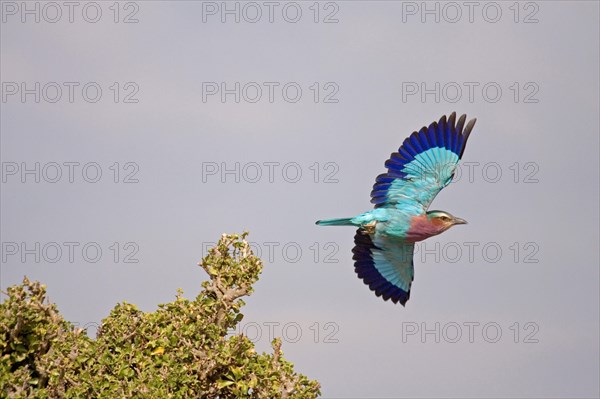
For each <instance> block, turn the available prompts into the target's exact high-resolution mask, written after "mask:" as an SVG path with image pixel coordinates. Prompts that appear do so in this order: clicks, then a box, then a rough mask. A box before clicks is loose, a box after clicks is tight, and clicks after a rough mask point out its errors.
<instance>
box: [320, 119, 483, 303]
mask: <svg viewBox="0 0 600 399" xmlns="http://www.w3.org/2000/svg"><path fill="white" fill-rule="evenodd" d="M465 120H466V115H463V116H461V117H460V119H459V120H458V123H456V114H455V113H452V115H450V117H449V118H448V120H446V117H445V116H443V117H442V118H441V119H440V120H439V122H433V123H432V124H431V125H429V127H423V128H422V129H421V130H420V131H418V132H414V133H413V134H412V135H411V136H410V137H409V138H407V139H406V140H404V143H403V144H402V146H401V147H400V148H399V149H398V152H395V153H393V154H392V155H391V157H390V159H388V161H387V162H386V163H385V166H386V167H387V168H388V171H387V173H385V174H382V175H379V176H378V177H377V180H376V182H375V185H374V186H373V191H372V192H371V202H372V203H374V204H375V209H373V210H370V211H368V212H365V213H363V214H360V215H358V216H356V217H353V218H341V219H328V220H320V221H318V222H317V224H318V225H322V226H355V227H358V230H357V232H356V235H355V237H354V242H355V244H356V245H355V247H354V249H353V250H352V252H354V257H353V259H354V261H355V271H356V273H357V274H358V276H359V277H360V278H362V279H363V281H364V282H365V284H367V285H369V288H371V290H373V291H375V294H376V295H377V296H382V297H383V299H384V300H388V299H391V300H392V301H393V302H394V303H397V302H400V303H401V304H402V305H404V304H406V301H408V299H409V297H410V287H411V284H412V281H413V277H414V267H413V261H412V258H413V249H414V243H415V242H418V241H422V240H424V239H426V238H429V237H432V236H435V235H437V234H440V233H443V232H444V231H446V230H447V229H449V228H450V227H452V226H453V225H455V224H465V223H466V222H465V221H464V220H463V219H460V218H456V217H454V216H452V215H450V214H449V213H447V212H443V211H428V210H427V209H428V208H429V205H430V204H431V202H432V201H433V199H434V198H435V196H436V195H437V194H438V193H439V192H440V191H441V190H442V189H443V188H444V187H446V186H447V185H448V184H449V183H450V182H451V181H452V178H453V176H454V171H455V169H456V166H457V165H458V162H459V160H460V158H461V157H462V154H463V152H464V149H465V145H466V143H467V139H468V138H469V135H470V133H471V130H472V129H473V126H474V125H475V119H473V120H471V121H470V122H469V123H468V124H467V126H466V127H465V126H464V123H465ZM463 128H464V129H463Z"/></svg>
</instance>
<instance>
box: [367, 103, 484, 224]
mask: <svg viewBox="0 0 600 399" xmlns="http://www.w3.org/2000/svg"><path fill="white" fill-rule="evenodd" d="M466 118H467V116H466V115H462V116H461V117H460V118H459V119H458V122H456V113H455V112H453V113H452V114H451V115H450V117H449V118H448V119H447V120H446V116H445V115H444V116H442V117H441V118H440V120H439V121H438V122H433V123H432V124H431V125H429V127H423V128H421V130H419V131H418V132H413V134H411V135H410V137H408V138H407V139H406V140H404V142H403V143H402V146H400V148H399V149H398V152H395V153H393V154H392V155H391V156H390V159H388V160H387V161H386V163H385V166H386V167H387V169H388V170H387V173H384V174H381V175H379V176H377V179H376V182H375V185H373V191H371V203H373V204H375V208H380V207H396V208H399V209H404V210H406V209H407V208H408V209H409V210H411V211H413V212H416V211H418V213H422V212H425V211H426V210H427V208H428V207H429V205H430V204H431V202H432V201H433V199H434V198H435V196H436V195H437V194H438V193H439V192H440V191H441V190H442V189H443V188H444V187H446V186H447V185H448V184H449V183H450V182H451V181H452V178H453V177H454V171H455V169H456V165H457V164H458V162H459V160H460V159H461V157H462V154H463V152H464V151H465V147H466V144H467V140H468V139H469V135H470V134H471V131H472V130H473V127H474V126H475V121H476V119H471V120H470V121H469V123H468V124H467V125H466V127H465V121H466ZM410 208H414V209H410Z"/></svg>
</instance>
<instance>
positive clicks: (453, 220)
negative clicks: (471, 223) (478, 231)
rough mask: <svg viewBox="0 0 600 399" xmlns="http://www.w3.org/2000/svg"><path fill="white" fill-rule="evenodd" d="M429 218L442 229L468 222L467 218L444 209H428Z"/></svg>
mask: <svg viewBox="0 0 600 399" xmlns="http://www.w3.org/2000/svg"><path fill="white" fill-rule="evenodd" d="M427 219H428V220H429V222H430V223H432V224H434V225H436V226H437V227H438V228H439V229H440V230H442V231H445V230H448V229H449V228H450V227H452V226H454V225H456V224H467V221H466V220H464V219H461V218H457V217H456V216H452V215H451V214H449V213H448V212H444V211H428V212H427Z"/></svg>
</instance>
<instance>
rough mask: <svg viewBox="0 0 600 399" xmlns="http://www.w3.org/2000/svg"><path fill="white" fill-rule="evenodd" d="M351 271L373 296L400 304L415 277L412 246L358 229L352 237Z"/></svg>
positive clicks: (406, 297)
mask: <svg viewBox="0 0 600 399" xmlns="http://www.w3.org/2000/svg"><path fill="white" fill-rule="evenodd" d="M354 243H355V246H354V249H353V250H352V252H353V253H354V256H353V257H352V258H353V259H354V270H355V271H356V274H358V277H360V278H361V279H362V280H363V281H364V283H365V284H367V285H368V286H369V288H370V289H371V290H372V291H374V292H375V295H377V296H381V297H383V299H384V300H385V301H387V300H388V299H391V300H392V302H394V303H398V302H400V303H401V304H402V306H404V304H405V303H406V301H408V298H409V297H410V286H411V284H412V281H413V277H414V267H413V249H414V246H415V245H414V243H404V242H402V241H400V240H397V239H392V238H389V237H386V236H383V235H379V234H377V233H375V232H373V233H371V234H369V233H368V232H367V231H366V230H364V229H358V230H357V231H356V235H355V236H354Z"/></svg>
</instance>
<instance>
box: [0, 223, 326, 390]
mask: <svg viewBox="0 0 600 399" xmlns="http://www.w3.org/2000/svg"><path fill="white" fill-rule="evenodd" d="M245 238H246V233H245V234H243V235H241V236H238V235H225V234H224V235H223V236H222V237H221V239H220V240H219V242H218V243H217V245H216V246H215V247H214V248H212V249H211V250H210V251H209V253H208V255H207V256H206V257H205V258H204V259H203V260H202V262H200V264H199V265H200V266H202V268H203V269H204V270H205V271H206V272H207V273H208V275H209V276H210V280H209V281H205V282H203V283H202V288H203V290H202V291H201V292H200V294H199V295H198V296H197V297H196V298H195V299H194V300H193V301H190V300H188V299H185V298H183V296H182V292H181V291H178V294H177V298H176V300H175V301H174V302H171V303H167V304H163V305H159V307H158V310H156V311H155V312H152V313H144V312H142V311H140V310H139V309H138V308H137V307H136V306H135V305H132V304H128V303H121V304H118V305H117V306H115V308H114V309H113V310H112V311H111V312H110V315H109V316H108V317H107V318H105V319H104V320H103V321H102V325H101V326H100V328H99V330H98V334H97V337H96V339H91V338H89V337H88V336H87V334H86V333H85V331H83V330H81V329H78V328H75V327H74V326H73V325H72V324H71V323H69V322H67V321H65V320H64V319H63V318H62V316H61V315H60V314H59V313H58V310H57V308H56V305H54V304H50V303H47V301H46V299H45V298H46V287H45V286H44V285H42V284H40V283H38V282H30V281H29V280H28V279H27V278H24V280H23V284H21V285H17V286H12V287H9V288H8V290H7V293H6V294H7V295H8V298H5V300H4V301H3V303H2V304H0V392H1V396H2V397H6V398H107V399H115V398H152V399H162V398H219V399H226V398H265V399H271V398H316V397H317V396H318V395H320V390H319V389H320V386H319V383H318V382H316V381H311V380H309V379H308V378H307V377H306V376H304V375H301V374H297V373H295V372H294V369H293V364H292V363H290V362H288V361H287V360H285V359H284V358H283V356H282V352H281V341H280V340H279V339H275V340H274V341H273V343H272V346H273V353H272V354H266V353H262V354H258V353H256V351H255V350H254V344H253V343H252V342H251V341H250V340H249V339H248V338H246V337H244V336H242V335H234V336H228V331H230V330H231V329H233V328H234V327H235V326H236V324H237V323H238V322H239V321H240V320H241V319H242V317H243V315H242V313H240V308H241V307H242V306H243V305H244V301H243V300H242V299H241V297H243V296H245V295H249V294H251V293H252V285H253V284H254V283H255V282H256V281H257V280H258V277H259V274H260V272H261V271H262V262H261V260H260V259H259V258H257V257H256V256H254V255H253V254H252V251H251V250H250V247H249V245H248V243H247V242H246V240H245Z"/></svg>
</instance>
